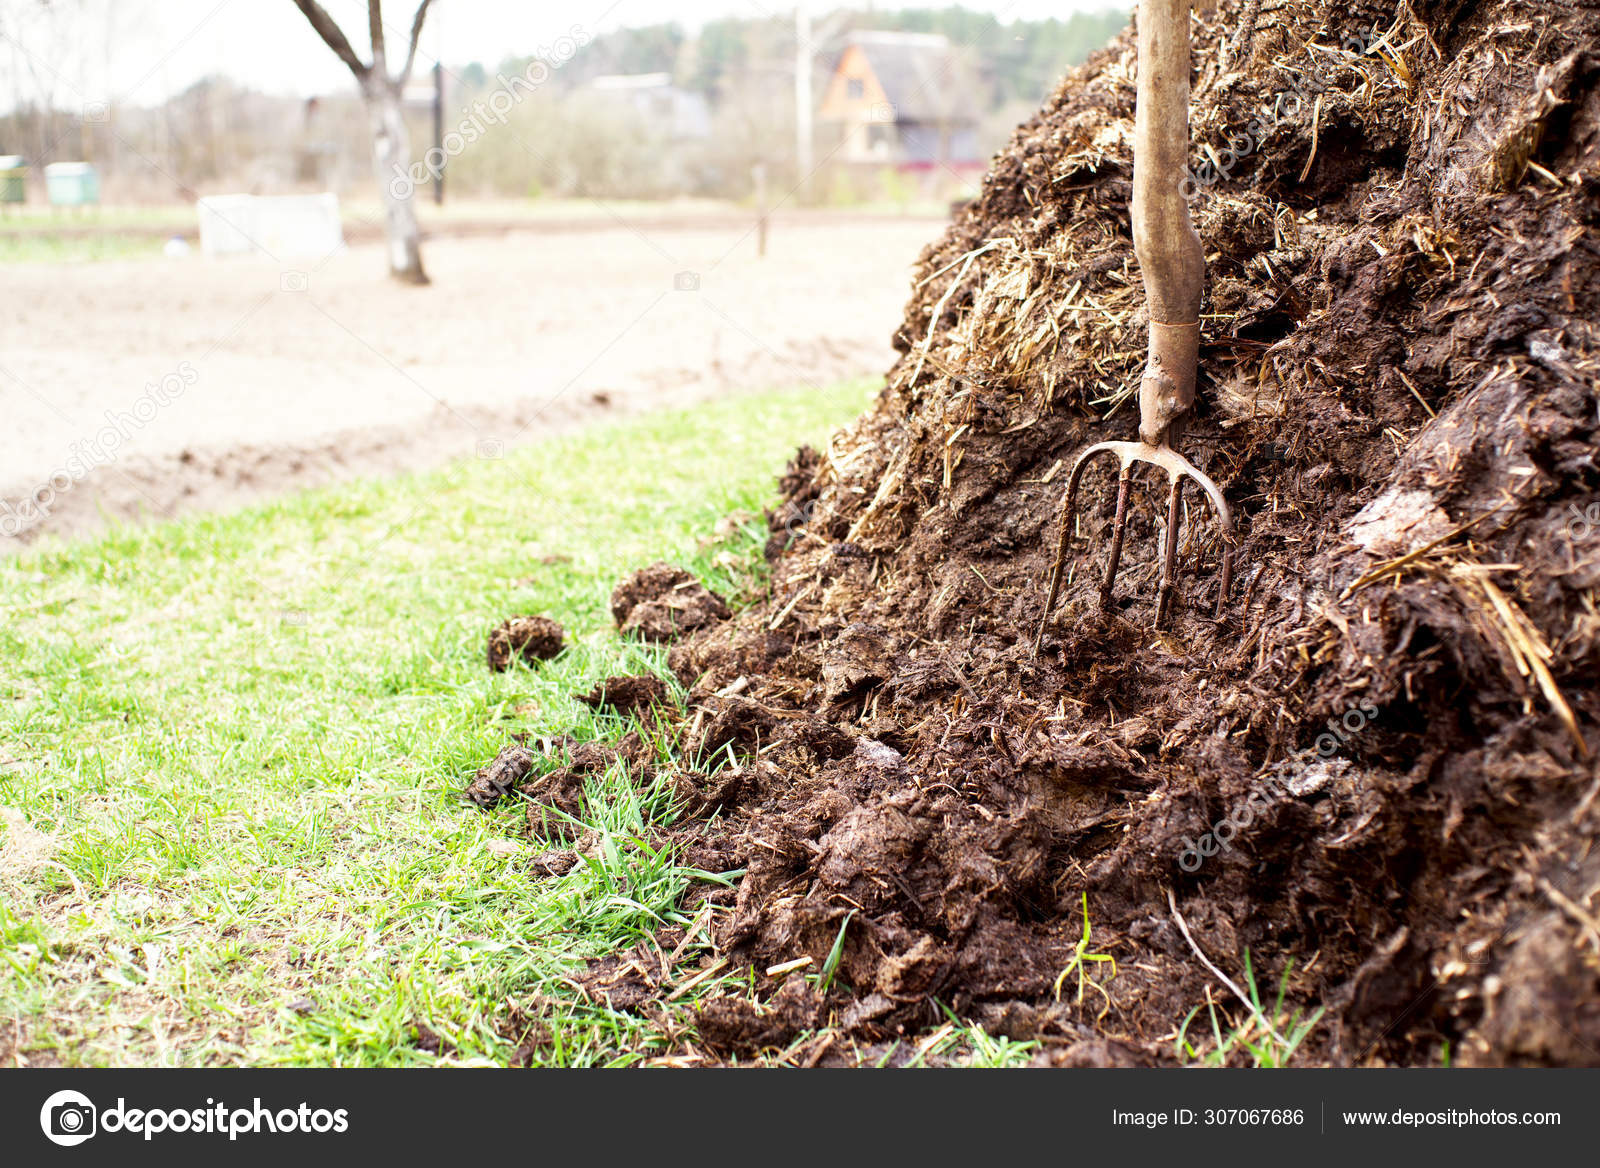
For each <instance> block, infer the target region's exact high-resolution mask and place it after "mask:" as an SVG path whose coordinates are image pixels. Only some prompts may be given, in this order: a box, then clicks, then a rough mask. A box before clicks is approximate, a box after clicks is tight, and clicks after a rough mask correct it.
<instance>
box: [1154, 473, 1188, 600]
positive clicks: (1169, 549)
mask: <svg viewBox="0 0 1600 1168" xmlns="http://www.w3.org/2000/svg"><path fill="white" fill-rule="evenodd" d="M1182 509H1183V476H1182V475H1181V474H1176V475H1173V476H1172V489H1171V492H1170V493H1169V494H1168V496H1167V534H1166V539H1165V541H1164V543H1165V546H1164V548H1163V549H1162V553H1161V587H1160V590H1159V591H1158V592H1157V593H1156V627H1157V628H1159V627H1160V626H1161V623H1162V622H1163V621H1165V620H1166V619H1167V609H1168V607H1170V606H1171V604H1172V588H1173V581H1174V578H1175V577H1176V576H1177V574H1178V564H1177V561H1178V524H1179V522H1180V520H1181V518H1182Z"/></svg>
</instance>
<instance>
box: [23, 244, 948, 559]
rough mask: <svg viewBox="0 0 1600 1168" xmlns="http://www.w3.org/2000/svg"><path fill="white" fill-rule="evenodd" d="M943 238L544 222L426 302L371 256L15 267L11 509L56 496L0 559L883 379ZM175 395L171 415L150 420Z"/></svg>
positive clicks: (443, 255) (466, 266)
mask: <svg viewBox="0 0 1600 1168" xmlns="http://www.w3.org/2000/svg"><path fill="white" fill-rule="evenodd" d="M938 230H939V225H938V222H937V221H934V220H928V219H897V218H889V217H883V218H877V219H867V218H865V217H863V216H853V217H839V218H832V217H828V216H821V215H816V214H805V215H797V216H793V217H787V218H780V219H779V220H778V221H777V222H775V224H774V226H773V229H772V232H771V241H770V248H769V254H768V255H767V257H766V258H764V259H759V258H757V256H756V254H755V235H754V233H753V230H752V225H751V223H750V222H749V221H748V220H742V221H741V220H738V219H734V218H730V217H728V216H727V215H722V216H720V217H717V218H714V219H709V220H707V219H699V218H694V217H683V218H680V219H668V218H658V219H654V220H649V221H645V220H640V221H638V222H634V221H632V220H631V219H629V217H628V216H627V215H624V216H622V217H621V221H618V220H616V219H613V218H610V217H601V218H600V219H599V220H598V221H593V222H585V223H584V224H582V225H576V226H573V227H572V228H571V229H570V230H563V231H559V232H558V231H552V230H550V229H549V225H548V224H533V225H528V226H525V227H520V228H518V229H517V230H513V231H504V230H502V231H501V232H500V234H499V235H498V237H495V238H488V237H473V238H459V237H452V238H439V239H434V240H430V242H429V243H428V245H427V247H428V250H427V256H426V259H427V264H428V270H429V271H430V273H432V275H433V279H434V284H433V286H432V287H429V288H426V289H415V288H407V287H402V286H399V285H396V284H393V283H391V282H389V281H386V280H384V279H383V278H382V276H381V273H382V271H383V270H384V261H383V258H382V255H381V253H380V251H379V249H378V246H377V245H376V244H367V243H357V244H356V245H355V246H352V247H350V248H349V249H348V250H346V251H342V252H340V253H338V254H335V255H333V256H330V257H327V258H326V259H325V260H322V261H320V262H319V261H286V262H285V263H283V264H282V265H274V264H271V263H268V262H266V261H255V260H221V261H206V260H204V259H203V258H201V257H199V256H198V255H196V256H191V257H189V258H187V259H184V260H130V261H108V262H98V263H78V264H62V263H56V264H47V263H37V264H14V265H10V266H8V267H7V270H6V285H7V286H6V312H5V326H6V333H5V351H4V353H3V355H0V404H3V405H4V408H5V416H6V424H5V425H4V426H3V427H0V505H5V504H9V505H12V506H15V505H17V504H18V503H19V502H20V500H22V499H23V498H25V497H28V496H30V495H33V494H35V493H36V492H37V491H38V490H39V488H40V487H41V486H43V485H45V484H47V483H49V481H50V479H51V477H52V476H56V487H57V489H56V490H55V491H54V492H53V494H54V498H49V497H48V495H47V496H46V498H47V502H48V506H47V508H44V510H46V511H47V512H48V513H47V514H45V515H44V516H43V517H42V519H37V520H34V521H30V522H28V523H27V524H26V525H25V527H24V530H22V531H21V533H20V535H19V536H17V537H15V538H13V537H12V535H11V530H12V526H13V525H10V524H4V525H0V554H3V553H4V552H5V551H8V550H9V551H15V550H17V549H18V548H19V547H20V546H23V545H25V544H26V543H27V542H29V541H30V540H32V539H35V538H37V537H38V536H39V535H40V534H43V533H47V532H53V533H57V534H63V535H73V534H78V533H82V532H87V531H92V530H94V529H96V528H97V527H99V526H101V525H102V524H103V523H104V521H105V519H106V518H108V517H109V518H113V519H137V518H140V517H156V518H162V517H169V516H172V515H177V514H182V513H186V512H191V511H197V510H224V509H227V508H230V507H234V506H238V505H242V504H244V503H248V502H251V501H253V500H257V499H261V498H264V497H270V496H272V495H275V494H280V493H283V492H285V491H290V490H294V489H297V488H300V487H305V486H312V485H319V484H323V483H327V482H333V481H341V480H345V479H349V478H353V477H356V476H362V475H373V474H383V473H389V472H393V471H395V470H399V469H403V468H412V467H419V466H427V465H431V464H434V463H438V462H442V461H445V460H447V459H449V458H452V457H461V456H472V455H477V456H479V457H489V458H493V457H498V456H500V455H502V454H503V453H504V452H505V451H506V450H509V449H511V448H513V447H515V446H517V445H519V444H522V443H526V442H530V441H534V440H536V439H537V438H539V437H542V436H546V435H549V434H551V433H556V432H560V431H562V430H568V429H572V428H574V427H577V426H582V425H586V424H589V423H592V422H593V421H595V420H596V419H599V418H603V417H612V416H621V415H625V414H630V413H635V412H638V411H641V410H646V409H653V408H659V407H662V406H672V405H687V404H691V403H693V402H696V401H702V400H706V399H709V398H712V397H716V396H721V395H726V394H730V393H740V392H756V391H761V390H766V389H771V388H775V387H782V386H790V385H805V384H810V385H815V386H817V387H819V388H825V387H828V386H830V385H833V384H835V383H837V382H839V381H842V380H845V379H847V378H853V377H859V376H863V375H867V374H871V373H876V372H878V371H879V370H881V369H882V368H883V365H884V363H885V361H887V360H888V359H889V357H890V356H891V355H892V352H893V351H892V349H891V348H890V337H891V334H892V333H893V330H894V326H895V321H896V320H897V318H898V316H899V311H900V303H901V300H902V298H903V289H904V286H905V283H904V282H905V277H906V272H907V271H908V270H909V268H910V265H911V264H912V263H913V261H914V260H915V258H916V255H917V252H918V250H919V249H920V248H921V247H923V246H924V245H925V244H926V242H927V240H928V239H929V238H930V237H931V236H932V235H934V234H935V233H936V232H937V231H938ZM163 383H165V387H166V390H167V392H165V393H164V394H162V395H160V396H163V397H165V398H167V399H170V400H168V401H167V403H166V404H159V401H158V399H151V400H152V401H157V402H158V404H156V405H155V407H154V408H152V407H151V406H150V405H148V404H141V402H142V399H146V398H147V397H148V395H149V394H150V392H151V391H150V390H149V388H148V387H150V386H152V385H154V386H156V387H158V388H160V387H162V386H163ZM173 391H175V392H173ZM108 414H109V415H110V416H109V417H108ZM108 427H111V428H113V429H109V430H108ZM85 444H89V445H87V446H86V445H85ZM101 451H107V452H109V455H110V458H109V460H107V459H106V458H103V457H101V456H100V452H101ZM75 453H76V454H77V455H78V459H77V461H76V462H74V461H73V456H74V454H75ZM84 469H87V470H88V473H87V474H84V473H82V471H83V470H84ZM64 485H65V489H60V488H62V487H63V486H64ZM5 514H8V512H6V511H4V510H3V509H0V515H5Z"/></svg>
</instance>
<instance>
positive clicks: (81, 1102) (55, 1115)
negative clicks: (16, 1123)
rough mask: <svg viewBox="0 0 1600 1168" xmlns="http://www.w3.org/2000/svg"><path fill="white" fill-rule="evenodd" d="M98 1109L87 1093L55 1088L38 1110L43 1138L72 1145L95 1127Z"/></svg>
mask: <svg viewBox="0 0 1600 1168" xmlns="http://www.w3.org/2000/svg"><path fill="white" fill-rule="evenodd" d="M99 1114H100V1112H99V1109H98V1108H97V1107H95V1105H94V1104H93V1103H91V1102H89V1097H88V1096H87V1095H81V1094H79V1093H78V1092H76V1091H57V1092H56V1093H55V1094H54V1095H52V1096H50V1098H48V1099H46V1100H45V1101H44V1106H43V1107H41V1108H40V1109H39V1127H40V1128H42V1129H43V1131H44V1138H45V1139H47V1140H49V1141H50V1142H51V1143H52V1144H60V1145H61V1146H62V1147H63V1148H71V1147H75V1146H76V1145H78V1144H81V1143H83V1141H84V1140H87V1139H89V1138H90V1137H91V1136H93V1135H94V1134H95V1132H96V1131H97V1130H98V1129H99V1126H100V1125H99V1122H98V1118H99Z"/></svg>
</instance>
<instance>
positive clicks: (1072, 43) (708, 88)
mask: <svg viewBox="0 0 1600 1168" xmlns="http://www.w3.org/2000/svg"><path fill="white" fill-rule="evenodd" d="M1127 23H1128V10H1127V9H1126V8H1114V7H1112V8H1107V9H1105V10H1104V11H1100V12H1093V13H1086V12H1080V13H1076V14H1074V15H1072V16H1070V17H1068V18H1067V19H1065V20H1055V19H1051V20H1013V21H1002V20H1000V19H999V18H998V17H996V16H994V15H993V14H991V13H987V12H974V11H972V10H970V9H967V8H960V7H949V8H903V9H898V10H892V11H886V10H882V9H878V10H873V11H867V10H860V9H856V10H851V9H841V10H839V11H837V12H835V13H831V14H828V15H826V16H819V17H818V18H817V19H816V20H815V21H814V23H813V34H812V35H813V38H814V40H815V41H816V43H817V48H818V53H817V57H818V61H819V64H821V65H823V66H824V67H826V66H827V65H830V64H831V63H832V61H833V60H834V59H835V58H836V57H837V54H838V53H839V51H840V50H841V49H842V48H843V46H844V43H845V41H846V40H847V38H848V36H849V34H850V33H851V32H853V31H857V30H867V29H874V30H881V31H889V32H920V33H942V34H943V35H944V36H946V37H948V38H950V42H951V44H952V45H954V46H956V47H957V48H958V49H959V50H961V51H963V52H964V54H965V55H966V56H967V58H968V60H969V61H970V62H971V64H972V65H973V67H974V68H975V70H976V72H977V75H978V76H979V77H980V78H982V80H983V83H984V86H985V88H986V94H985V97H986V105H985V108H984V111H980V112H987V111H989V110H994V109H998V108H1000V107H1001V106H1004V105H1005V104H1006V103H1008V102H1016V101H1022V102H1027V103H1029V104H1037V103H1038V102H1039V101H1040V99H1042V98H1043V97H1045V95H1047V94H1048V93H1049V92H1050V91H1051V90H1052V89H1053V88H1054V87H1055V85H1056V83H1057V82H1058V81H1060V80H1061V75H1062V73H1063V72H1064V71H1065V70H1066V69H1067V68H1068V67H1069V66H1071V65H1076V64H1078V63H1079V62H1081V61H1082V60H1084V59H1085V58H1086V57H1087V56H1088V55H1089V54H1090V53H1092V52H1093V51H1094V50H1095V49H1098V48H1100V47H1101V46H1102V45H1104V44H1105V43H1106V42H1107V41H1108V40H1110V39H1111V38H1112V37H1113V36H1115V35H1116V34H1117V33H1119V32H1120V31H1122V29H1123V28H1124V27H1125V26H1126V25H1127ZM794 51H795V30H794V22H793V20H792V19H790V18H788V17H787V16H785V17H781V18H778V17H773V18H762V19H743V18H729V19H724V20H714V21H710V22H708V23H707V24H705V25H704V26H703V27H702V28H701V29H700V31H699V33H698V35H691V34H690V33H689V32H687V31H686V30H685V29H684V27H683V26H682V25H681V24H677V23H666V24H652V25H646V26H643V27H640V28H622V29H617V30H616V31H614V32H608V33H604V34H602V35H600V36H597V37H595V38H593V39H592V40H591V41H590V42H589V43H588V44H587V45H586V46H584V47H583V48H581V49H580V50H579V51H578V54H577V56H576V57H574V58H573V60H572V61H571V62H570V63H568V64H567V65H566V66H565V67H564V68H563V69H562V70H561V84H562V85H563V86H576V85H582V84H583V83H584V82H585V81H588V80H590V79H592V78H594V77H598V76H601V75H603V74H609V73H670V74H672V77H673V79H674V81H675V82H676V83H677V84H678V85H680V86H682V87H683V88H685V89H689V90H692V91H695V92H698V93H702V94H705V95H706V96H707V97H708V98H711V99H712V100H716V99H718V98H721V97H724V96H727V95H728V93H729V90H730V88H731V87H733V86H734V85H735V83H736V82H742V81H743V80H744V79H745V78H747V77H748V76H749V75H750V74H751V73H752V72H757V73H761V72H767V73H770V74H772V75H773V78H774V81H776V80H777V78H778V76H780V75H782V74H784V73H786V72H787V73H790V74H791V75H792V70H793V61H794ZM528 61H529V58H526V57H523V58H512V59H510V60H507V61H504V62H501V63H500V64H499V65H498V66H496V68H498V69H500V70H503V71H505V72H507V73H510V72H513V71H521V70H522V69H523V68H525V67H526V66H527V64H528ZM461 77H462V80H463V81H464V82H465V83H466V84H467V85H468V86H477V85H482V84H483V83H484V82H485V81H487V79H488V70H487V69H486V68H485V67H484V66H483V65H482V64H481V63H475V64H473V65H470V66H468V67H467V69H466V70H465V71H464V72H463V73H462V75H461Z"/></svg>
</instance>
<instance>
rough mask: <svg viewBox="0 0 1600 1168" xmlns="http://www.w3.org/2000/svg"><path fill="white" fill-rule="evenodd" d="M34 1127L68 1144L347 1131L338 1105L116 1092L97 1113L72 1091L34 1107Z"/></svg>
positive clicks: (90, 1103)
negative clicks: (166, 1102) (149, 1100)
mask: <svg viewBox="0 0 1600 1168" xmlns="http://www.w3.org/2000/svg"><path fill="white" fill-rule="evenodd" d="M39 1127H40V1128H41V1129H42V1130H43V1131H44V1135H45V1138H46V1139H47V1140H49V1141H50V1142H51V1143H53V1144H60V1145H61V1146H62V1147H64V1148H70V1147H73V1146H75V1145H77V1144H81V1143H83V1142H84V1141H85V1140H87V1139H92V1138H93V1137H94V1136H97V1135H110V1134H113V1133H116V1132H125V1133H127V1134H128V1135H136V1136H143V1137H144V1139H146V1140H152V1139H154V1138H155V1137H156V1136H158V1135H160V1134H162V1133H164V1132H178V1133H180V1134H181V1133H188V1134H191V1135H226V1136H227V1137H228V1139H229V1140H230V1141H232V1140H236V1139H238V1138H239V1137H240V1136H251V1135H262V1134H266V1133H271V1134H274V1135H277V1134H282V1133H289V1132H316V1133H319V1134H320V1133H326V1132H346V1131H349V1130H350V1113H349V1112H348V1111H347V1110H346V1109H345V1108H343V1107H341V1108H339V1109H337V1110H335V1111H329V1110H328V1109H327V1108H320V1107H319V1108H315V1109H314V1108H312V1106H311V1105H310V1104H309V1103H302V1104H300V1106H299V1107H293V1108H290V1107H285V1108H283V1109H282V1110H279V1111H273V1110H272V1109H271V1108H268V1107H265V1106H263V1105H262V1103H261V1100H260V1099H259V1098H258V1099H255V1100H253V1101H252V1105H251V1106H250V1107H233V1108H230V1107H229V1106H228V1105H227V1104H226V1103H218V1102H217V1101H216V1100H215V1099H207V1100H206V1105H205V1106H204V1107H176V1108H172V1109H170V1110H169V1109H164V1108H159V1107H151V1108H148V1109H147V1108H139V1107H129V1106H128V1105H127V1101H126V1100H125V1099H123V1098H122V1097H121V1096H118V1098H117V1105H116V1106H115V1107H113V1108H111V1109H110V1110H109V1111H105V1112H102V1111H101V1110H100V1109H99V1108H98V1107H96V1106H95V1105H94V1103H93V1101H91V1100H90V1099H89V1097H88V1096H87V1095H82V1094H80V1093H78V1092H77V1091H57V1092H56V1093H55V1094H54V1095H52V1096H50V1098H48V1099H46V1100H45V1101H44V1106H43V1107H41V1108H40V1109H39Z"/></svg>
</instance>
